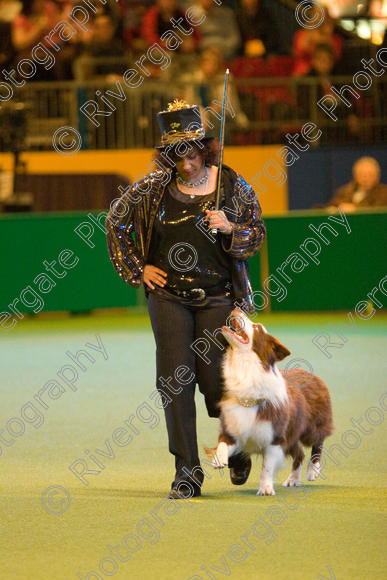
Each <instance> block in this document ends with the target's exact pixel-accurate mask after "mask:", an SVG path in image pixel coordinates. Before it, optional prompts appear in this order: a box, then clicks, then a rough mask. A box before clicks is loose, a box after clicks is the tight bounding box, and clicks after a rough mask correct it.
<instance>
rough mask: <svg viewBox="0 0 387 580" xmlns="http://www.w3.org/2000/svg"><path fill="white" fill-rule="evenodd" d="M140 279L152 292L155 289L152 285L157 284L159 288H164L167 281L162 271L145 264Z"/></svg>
mask: <svg viewBox="0 0 387 580" xmlns="http://www.w3.org/2000/svg"><path fill="white" fill-rule="evenodd" d="M142 279H143V281H144V282H145V284H146V285H147V286H148V287H149V288H151V289H152V290H154V289H155V287H154V286H153V284H157V285H158V286H161V287H163V286H165V284H166V281H167V273H166V272H164V270H161V269H160V268H156V266H152V265H151V264H146V266H145V268H144V274H143V278H142ZM152 282H153V284H152Z"/></svg>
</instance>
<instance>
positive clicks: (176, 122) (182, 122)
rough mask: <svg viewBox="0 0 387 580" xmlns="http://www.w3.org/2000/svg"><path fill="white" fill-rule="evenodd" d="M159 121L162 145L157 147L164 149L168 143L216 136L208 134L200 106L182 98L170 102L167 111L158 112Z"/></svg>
mask: <svg viewBox="0 0 387 580" xmlns="http://www.w3.org/2000/svg"><path fill="white" fill-rule="evenodd" d="M157 121H158V123H159V127H160V131H161V145H156V149H164V147H166V146H167V145H177V144H178V143H180V142H182V141H187V142H190V141H208V140H210V139H213V138H214V137H209V136H206V133H205V130H204V127H203V122H202V118H201V115H200V109H199V107H197V106H196V105H188V104H187V103H186V102H185V101H182V100H180V99H175V100H174V101H173V103H169V105H168V109H167V110H166V111H160V113H157Z"/></svg>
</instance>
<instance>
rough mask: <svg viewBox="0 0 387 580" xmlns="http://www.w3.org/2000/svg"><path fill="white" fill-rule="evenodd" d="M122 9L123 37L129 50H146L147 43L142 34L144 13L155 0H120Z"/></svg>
mask: <svg viewBox="0 0 387 580" xmlns="http://www.w3.org/2000/svg"><path fill="white" fill-rule="evenodd" d="M118 4H119V6H120V9H121V19H122V28H123V39H124V42H125V45H126V48H127V50H129V51H133V52H141V53H143V52H144V51H145V52H146V49H147V43H146V40H145V39H144V38H142V36H141V25H142V22H143V19H144V15H145V13H146V12H147V10H148V9H149V8H151V7H152V6H153V5H154V1H153V0H118Z"/></svg>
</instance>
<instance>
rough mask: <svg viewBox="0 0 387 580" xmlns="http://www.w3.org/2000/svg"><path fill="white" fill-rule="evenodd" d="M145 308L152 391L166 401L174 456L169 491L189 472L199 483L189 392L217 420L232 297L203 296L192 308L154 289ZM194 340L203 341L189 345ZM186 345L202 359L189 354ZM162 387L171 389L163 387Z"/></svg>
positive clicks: (189, 351)
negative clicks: (152, 351) (152, 348)
mask: <svg viewBox="0 0 387 580" xmlns="http://www.w3.org/2000/svg"><path fill="white" fill-rule="evenodd" d="M147 302H148V311H149V315H150V320H151V324H152V329H153V334H154V337H155V342H156V374H157V375H156V378H157V382H156V384H157V388H158V390H159V391H162V392H163V393H165V394H166V395H168V397H169V398H170V399H171V401H170V402H168V403H165V404H166V406H165V409H164V412H165V418H166V424H167V430H168V439H169V450H170V452H171V453H172V454H173V455H174V456H175V467H176V474H175V480H174V482H173V483H172V486H175V485H176V484H177V483H179V482H180V481H187V480H188V481H190V479H191V478H190V477H187V473H188V474H191V472H192V474H193V476H194V479H193V481H194V482H195V480H196V481H198V480H199V481H200V482H202V481H203V473H202V471H201V468H199V469H194V468H198V466H200V461H199V455H198V445H197V435H196V407H195V387H196V383H197V384H198V386H199V390H200V392H201V393H202V394H203V395H204V399H205V403H206V407H207V411H208V414H209V416H210V417H219V408H218V407H217V403H218V401H219V400H220V398H221V395H222V388H223V382H222V377H221V360H222V357H223V355H224V353H225V351H226V347H227V341H226V340H225V338H224V337H223V334H222V333H221V331H220V327H221V326H222V325H224V324H226V321H227V318H228V316H229V314H230V313H231V311H232V310H233V308H234V304H233V297H232V295H231V296H226V295H221V296H208V297H207V298H205V300H204V301H203V302H201V303H200V304H198V303H196V304H195V303H194V302H193V301H188V300H185V299H182V298H180V297H177V296H174V295H173V294H170V293H167V292H166V291H164V290H159V289H156V290H153V291H150V292H149V294H148V297H147ZM211 337H212V338H211ZM197 339H204V340H201V341H199V342H196V344H194V343H195V341H197ZM205 341H206V342H205ZM192 345H194V347H195V348H197V349H199V350H200V352H201V353H203V354H202V355H199V354H198V353H197V352H195V350H193V349H192V348H191V346H192ZM222 347H223V350H222ZM207 349H208V350H207ZM205 351H207V352H205ZM182 367H186V370H184V369H183V368H182ZM176 369H179V370H178V371H176ZM166 381H168V383H167V384H169V385H170V386H171V388H168V387H166V386H165V385H166ZM173 391H175V392H173ZM184 468H185V469H184Z"/></svg>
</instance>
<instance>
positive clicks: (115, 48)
mask: <svg viewBox="0 0 387 580" xmlns="http://www.w3.org/2000/svg"><path fill="white" fill-rule="evenodd" d="M90 31H91V35H90V36H88V37H86V38H85V41H84V46H83V51H82V55H81V56H80V58H79V59H78V61H77V75H76V76H77V79H79V80H85V79H90V78H93V77H94V78H95V77H101V76H102V77H105V79H106V80H112V81H114V80H115V77H116V76H122V74H123V73H124V72H125V70H126V68H127V67H126V66H125V63H119V64H115V63H113V62H106V63H95V64H93V63H92V62H91V61H90V58H96V59H104V58H122V57H124V56H125V46H124V42H123V40H122V39H121V38H120V37H119V35H118V34H117V22H116V21H115V19H114V18H113V16H112V15H111V14H110V13H107V12H106V13H102V14H99V15H96V17H95V19H94V22H93V24H92V26H91V29H90Z"/></svg>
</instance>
